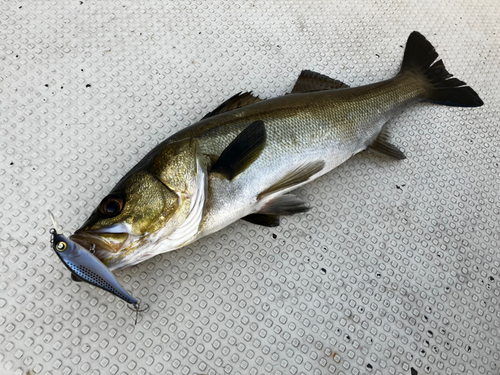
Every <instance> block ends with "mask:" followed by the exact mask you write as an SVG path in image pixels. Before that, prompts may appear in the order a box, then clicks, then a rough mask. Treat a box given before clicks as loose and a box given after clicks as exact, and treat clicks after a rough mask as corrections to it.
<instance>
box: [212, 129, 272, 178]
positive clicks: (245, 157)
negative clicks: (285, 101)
mask: <svg viewBox="0 0 500 375" xmlns="http://www.w3.org/2000/svg"><path fill="white" fill-rule="evenodd" d="M265 144H266V128H265V126H264V123H263V122H262V121H256V122H254V123H252V124H250V125H249V126H247V127H246V128H245V130H243V131H242V132H241V133H240V134H239V135H238V136H237V137H236V138H235V139H234V140H233V141H232V142H231V143H230V144H229V146H227V147H226V149H225V150H224V151H222V154H221V155H220V156H219V158H218V159H217V161H216V162H215V164H214V165H213V166H212V169H211V170H210V172H218V173H220V174H222V175H224V176H225V177H226V178H227V179H228V180H232V179H233V178H235V177H236V176H237V175H239V174H240V173H241V172H243V171H244V170H245V169H246V168H248V166H250V164H252V163H253V162H254V161H255V160H256V159H257V158H258V157H259V155H260V153H261V152H262V149H263V148H264V146H265Z"/></svg>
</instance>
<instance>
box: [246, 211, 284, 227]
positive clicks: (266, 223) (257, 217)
mask: <svg viewBox="0 0 500 375" xmlns="http://www.w3.org/2000/svg"><path fill="white" fill-rule="evenodd" d="M241 220H245V221H248V222H249V223H252V224H257V225H262V226H263V227H277V226H278V225H280V218H279V216H273V215H264V214H251V215H247V216H245V217H242V218H241Z"/></svg>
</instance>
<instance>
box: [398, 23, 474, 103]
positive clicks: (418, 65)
mask: <svg viewBox="0 0 500 375" xmlns="http://www.w3.org/2000/svg"><path fill="white" fill-rule="evenodd" d="M437 58H438V54H437V52H436V50H435V49H434V47H433V46H432V44H431V43H430V42H429V41H428V40H427V39H425V37H424V36H423V35H422V34H420V33H419V32H417V31H414V32H412V33H411V34H410V36H409V37H408V41H407V42H406V49H405V55H404V58H403V64H402V66H401V72H402V73H403V72H405V71H413V72H414V73H417V74H421V75H423V79H425V81H426V82H427V83H428V85H429V89H428V94H427V99H426V100H427V101H429V102H432V103H437V104H444V105H449V106H456V107H479V106H482V105H483V101H482V100H481V98H479V96H478V95H477V94H476V92H475V91H474V90H473V89H472V88H470V87H469V86H467V84H466V83H465V82H463V81H460V80H459V79H457V78H453V76H452V75H451V74H450V73H448V71H447V70H446V68H445V67H444V64H443V60H438V61H436V59H437Z"/></svg>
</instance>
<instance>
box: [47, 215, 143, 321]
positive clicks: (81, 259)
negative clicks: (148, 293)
mask: <svg viewBox="0 0 500 375" xmlns="http://www.w3.org/2000/svg"><path fill="white" fill-rule="evenodd" d="M49 213H50V212H49ZM50 216H51V219H52V220H53V222H54V226H57V224H56V223H55V220H54V218H53V216H52V213H50ZM50 234H51V235H52V238H51V243H52V248H53V249H54V252H55V253H56V254H57V256H58V257H59V259H61V262H62V263H63V264H64V265H65V266H66V268H67V269H69V270H70V271H71V278H72V279H73V280H75V281H84V282H86V283H89V284H92V285H94V286H96V287H98V288H101V289H104V290H105V291H107V292H109V293H111V294H113V295H115V296H117V297H118V298H121V299H122V300H124V301H125V302H127V303H129V304H131V305H132V306H133V310H134V311H135V312H136V317H135V323H136V324H137V316H138V313H139V312H144V311H147V310H148V307H146V308H145V309H143V310H140V304H139V301H138V300H137V299H135V298H134V297H132V296H131V295H130V294H129V293H128V292H127V291H126V290H125V289H124V288H123V287H122V286H121V285H120V283H119V282H118V280H116V278H115V276H114V275H113V273H112V272H111V271H110V270H109V269H108V268H107V267H106V266H105V265H104V264H103V263H102V262H101V261H100V260H99V259H98V258H97V257H96V256H95V255H94V254H92V253H91V252H90V251H88V250H87V249H85V248H84V247H83V246H81V245H79V244H77V243H76V242H73V241H71V240H70V239H68V238H66V237H65V236H63V235H62V234H59V233H57V230H56V229H54V228H52V229H51V230H50Z"/></svg>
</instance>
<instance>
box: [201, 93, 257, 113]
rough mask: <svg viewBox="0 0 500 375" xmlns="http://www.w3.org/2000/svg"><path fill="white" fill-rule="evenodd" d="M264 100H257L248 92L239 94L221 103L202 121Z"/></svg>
mask: <svg viewBox="0 0 500 375" xmlns="http://www.w3.org/2000/svg"><path fill="white" fill-rule="evenodd" d="M263 100H264V99H259V98H258V97H256V96H254V95H253V94H252V93H250V92H244V93H241V92H239V93H238V94H236V95H234V96H232V97H230V98H229V99H228V100H226V101H225V102H224V103H222V104H221V105H220V106H218V107H217V108H215V109H214V110H213V111H212V112H209V113H207V114H206V115H205V116H204V117H203V118H202V120H204V119H206V118H209V117H213V116H216V115H218V114H220V113H224V112H229V111H232V110H233V109H236V108H241V107H244V106H246V105H250V104H254V103H258V102H261V101H263Z"/></svg>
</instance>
